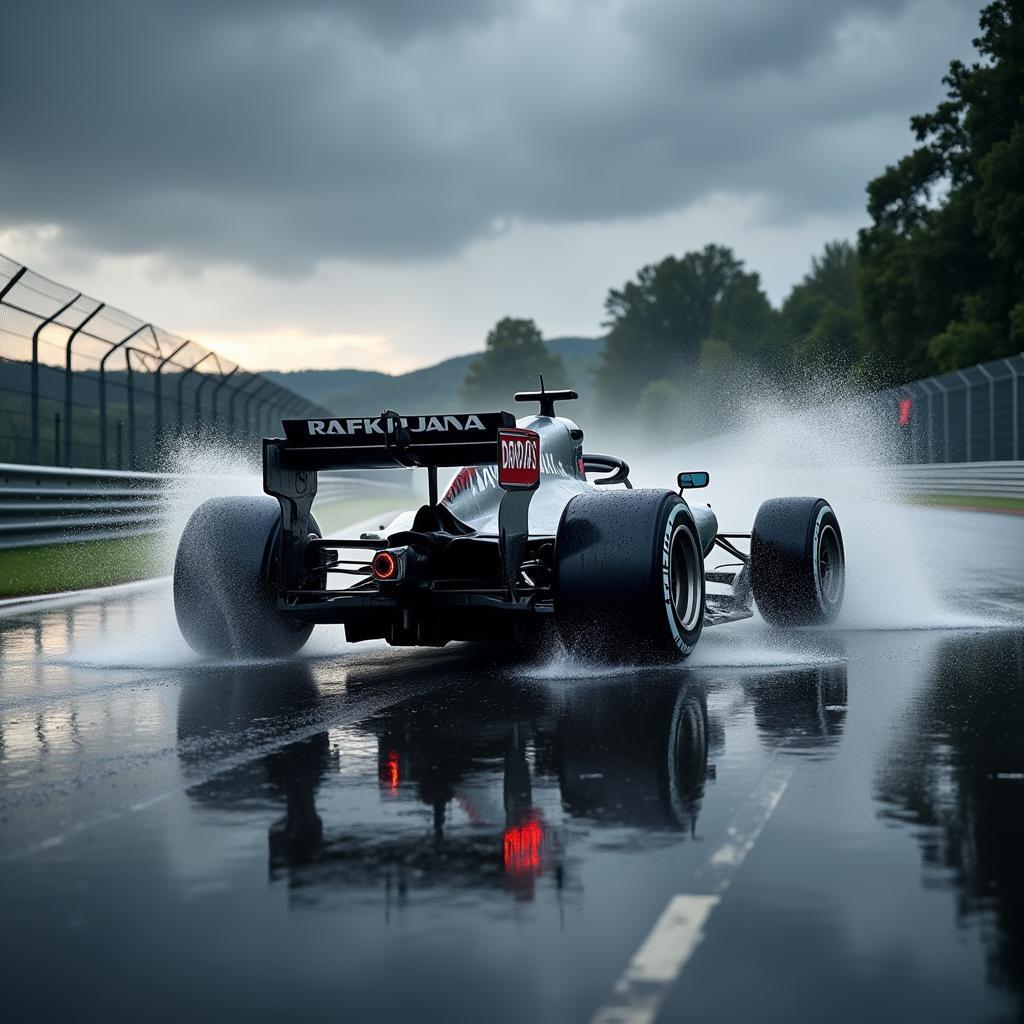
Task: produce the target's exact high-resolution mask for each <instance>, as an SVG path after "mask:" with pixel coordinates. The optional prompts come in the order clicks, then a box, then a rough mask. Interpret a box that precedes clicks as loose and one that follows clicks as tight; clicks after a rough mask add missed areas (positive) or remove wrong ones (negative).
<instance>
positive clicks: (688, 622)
mask: <svg viewBox="0 0 1024 1024" xmlns="http://www.w3.org/2000/svg"><path fill="white" fill-rule="evenodd" d="M555 568H556V580H555V622H556V624H557V626H558V631H559V634H560V636H561V639H562V642H563V643H564V644H565V646H566V648H567V650H568V651H569V653H570V654H571V655H573V656H576V657H586V658H588V659H598V660H601V661H609V662H615V663H622V664H664V663H668V662H674V661H680V660H682V659H683V658H685V657H686V656H687V655H688V654H689V653H690V652H691V651H692V650H693V648H694V646H695V645H696V643H697V640H698V639H699V638H700V634H701V630H702V629H703V626H704V558H703V555H702V553H701V544H700V536H699V534H698V533H697V527H696V524H695V523H694V521H693V516H692V515H691V514H690V509H689V507H688V506H687V504H686V502H685V501H683V500H682V498H680V497H679V496H678V495H677V494H673V493H671V492H670V491H658V490H639V489H638V490H621V491H594V492H593V493H586V494H579V495H577V496H576V497H574V498H573V499H572V500H571V501H570V502H569V503H568V505H566V507H565V509H564V510H563V512H562V518H561V521H560V522H559V524H558V535H557V538H556V542H555Z"/></svg>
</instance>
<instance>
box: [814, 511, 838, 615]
mask: <svg viewBox="0 0 1024 1024" xmlns="http://www.w3.org/2000/svg"><path fill="white" fill-rule="evenodd" d="M825 526H831V527H832V529H833V530H834V531H835V535H836V539H837V540H838V542H839V553H840V556H841V558H842V565H843V586H842V588H841V589H840V591H839V598H838V600H836V601H835V602H832V601H829V600H828V599H827V598H826V597H825V591H824V589H823V587H822V585H821V563H820V560H819V558H818V544H819V543H820V541H821V531H822V529H823V528H824V527H825ZM810 541H811V550H810V551H809V552H808V556H809V558H810V560H811V565H812V567H813V577H814V596H815V599H816V600H817V602H818V608H819V609H820V614H821V618H822V621H823V622H831V621H832V620H833V619H834V618H835V617H836V615H838V613H839V608H840V607H841V605H842V603H843V594H844V593H845V589H846V551H845V549H844V547H843V535H842V533H841V532H840V530H839V520H838V519H837V518H836V514H835V512H833V511H832V506H831V505H830V504H829V503H828V502H827V501H822V504H821V507H820V508H819V509H818V514H817V516H815V519H814V526H813V529H812V530H811V538H810Z"/></svg>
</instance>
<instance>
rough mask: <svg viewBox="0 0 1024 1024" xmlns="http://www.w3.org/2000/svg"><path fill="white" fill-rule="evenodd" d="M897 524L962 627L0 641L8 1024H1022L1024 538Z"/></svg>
mask: <svg viewBox="0 0 1024 1024" xmlns="http://www.w3.org/2000/svg"><path fill="white" fill-rule="evenodd" d="M921 516H922V521H925V519H924V517H927V523H928V525H929V530H930V534H931V536H932V537H933V538H934V540H933V543H934V545H935V552H934V555H935V558H936V559H942V560H944V561H943V564H944V565H948V566H949V569H950V571H949V572H948V573H947V574H946V577H947V579H948V582H947V585H946V588H945V589H946V591H947V597H948V598H949V599H950V600H951V601H952V602H953V604H955V605H956V606H957V607H959V608H961V609H963V608H968V609H969V610H970V611H971V615H966V616H965V615H961V616H960V617H959V618H958V617H957V616H950V617H947V618H943V617H940V618H939V619H938V620H937V621H936V622H935V623H933V624H932V625H933V627H934V628H920V629H909V628H908V629H900V630H888V629H877V628H858V629H846V630H837V631H834V632H820V631H806V632H801V633H797V634H794V635H790V636H780V635H777V634H773V633H772V632H771V631H769V630H768V629H767V628H766V627H765V626H763V625H762V624H760V623H759V622H757V621H754V622H742V623H736V624H733V625H729V626H725V627H718V628H716V629H714V630H710V631H708V632H707V633H706V634H705V636H704V638H703V639H702V641H701V647H700V649H699V651H698V654H697V655H695V656H694V657H693V658H692V659H691V661H690V662H689V663H687V665H686V666H685V667H684V668H682V669H673V670H643V671H632V672H620V673H616V672H611V671H608V670H603V669H600V668H594V667H587V666H580V665H573V664H570V663H567V662H565V661H564V660H560V659H557V658H556V659H554V660H553V661H550V662H546V663H544V664H541V665H531V664H516V663H513V662H510V661H509V658H508V655H507V652H504V651H501V650H496V649H487V648H484V649H479V648H474V647H471V646H460V647H450V648H446V649H445V650H442V651H414V650H412V651H410V650H392V649H389V648H387V647H385V646H382V645H362V646H357V647H356V646H354V647H345V645H344V644H343V643H341V642H340V637H341V634H340V632H338V631H337V630H333V631H332V630H331V629H324V630H319V629H318V631H317V633H316V634H315V635H314V637H315V639H314V642H313V644H312V646H311V648H310V649H309V651H308V655H307V656H306V657H304V658H303V659H302V660H299V661H294V662H290V663H273V662H262V663H237V664H229V665H224V664H203V663H201V662H200V661H198V660H196V659H194V658H192V657H190V656H188V655H187V654H185V653H183V650H182V647H181V642H180V640H179V639H178V638H177V635H176V628H175V625H174V621H173V614H172V613H171V611H170V601H169V597H168V595H167V594H166V592H164V591H161V590H156V591H153V592H147V593H144V594H134V595H130V596H127V597H121V598H118V599H116V600H111V601H106V602H95V601H93V602H86V603H81V604H77V605H72V606H67V607H56V608H46V607H43V608H39V609H30V610H26V611H24V612H20V613H17V614H10V615H7V616H5V617H3V618H0V672H2V680H0V897H2V914H0V949H2V956H0V978H2V987H0V1000H2V1002H0V1012H2V1014H3V1019H4V1020H5V1021H6V1020H10V1021H21V1020H72V1019H73V1020H82V1019H95V1020H103V1019H115V1020H116V1019H132V1020H139V1019H147V1020H176V1021H178V1020H182V1019H187V1018H193V1019H195V1018H198V1019H226V1020H236V1019H237V1020H246V1021H263V1020H280V1019H282V1016H283V1015H291V1016H292V1017H295V1016H298V1015H306V1014H311V1015H315V1016H317V1017H320V1018H329V1019H337V1020H346V1021H348V1020H351V1021H364V1020H366V1021H371V1020H372V1021H390V1020H438V1021H467V1022H468V1021H474V1022H477V1021H485V1020H486V1021H516V1022H517V1024H518V1022H522V1021H523V1020H530V1021H543V1022H546V1021H552V1022H555V1021H558V1022H561V1021H568V1022H571V1021H588V1020H592V1019H596V1020H599V1021H612V1020H625V1021H640V1020H650V1019H655V1018H657V1019H660V1020H666V1021H667V1020H682V1019H687V1020H720V1021H721V1020H726V1021H733V1020H737V1021H739V1020H751V1019H755V1018H756V1019H758V1020H762V1021H791V1020H821V1019H825V1018H828V1019H829V1020H831V1021H846V1020H851V1021H852V1020H858V1021H861V1020H864V1019H865V1018H866V1017H871V1018H874V1019H878V1020H900V1021H905V1020H907V1019H915V1020H916V1019H922V1020H924V1019H927V1020H939V1021H944V1020H949V1021H965V1020H971V1021H999V1020H1015V1019H1019V1017H1020V1015H1021V1008H1022V1005H1024V1002H1022V989H1024V883H1022V881H1021V877H1022V872H1021V864H1022V863H1024V628H1022V626H1021V624H1022V623H1024V520H1022V519H1020V518H1016V517H1002V516H977V515H974V514H971V513H960V512H927V513H924V512H922V513H921ZM970 533H973V535H974V537H975V540H974V542H972V544H971V546H970V548H969V550H968V548H967V546H966V545H964V544H962V543H958V539H959V538H962V537H963V536H965V535H967V534H970ZM898 585H899V580H898V578H895V579H894V580H893V586H896V587H898ZM921 625H928V623H927V622H922V623H921ZM954 627H956V628H954Z"/></svg>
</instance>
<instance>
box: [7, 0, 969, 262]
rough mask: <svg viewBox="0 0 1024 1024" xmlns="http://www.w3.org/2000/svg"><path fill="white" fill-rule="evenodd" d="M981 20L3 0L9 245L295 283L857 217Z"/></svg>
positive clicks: (680, 6)
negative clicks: (493, 236)
mask: <svg viewBox="0 0 1024 1024" xmlns="http://www.w3.org/2000/svg"><path fill="white" fill-rule="evenodd" d="M968 6H969V5H968ZM976 17H977V12H976V10H975V11H972V10H965V5H964V4H963V3H957V2H956V0H948V2H947V0H918V2H917V3H916V4H915V3H914V2H913V0H903V2H895V0H894V2H885V0H860V2H857V3H854V2H852V0H837V2H835V3H821V2H813V0H778V2H774V3H766V2H765V0H719V2H718V3H717V4H708V3H704V2H696V0H694V2H685V3H684V2H682V0H632V2H630V3H624V4H622V5H621V6H620V5H618V4H615V3H610V2H609V3H604V2H601V0H577V2H575V3H573V2H568V0H567V2H566V3H564V4H561V5H557V4H552V3H541V2H536V3H528V2H526V0H521V2H505V3H502V2H499V0H491V2H481V0H433V2H430V3H426V2H421V0H394V2H390V3H388V2H384V0H358V2H356V0H351V2H333V3H332V2H329V0H298V2H291V3H272V2H270V0H255V2H241V0H237V2H229V0H212V2H205V3H204V2H199V0H182V2H177V3H169V2H155V0H124V2H121V3H118V2H102V3H99V2H96V3H78V2H74V0H67V2H64V3H47V2H45V0H14V2H11V0H8V3H6V4H5V7H4V23H5V26H6V28H5V31H4V33H3V36H2V38H0V61H2V63H0V75H2V83H0V84H2V95H3V97H4V104H3V109H4V118H3V130H2V134H0V147H2V148H0V227H2V226H5V225H6V226H12V225H24V224H54V223H55V224H58V225H59V226H60V227H61V228H62V229H63V230H64V232H65V235H66V237H67V238H68V239H70V240H71V241H72V242H76V243H79V244H82V245H87V246H90V247H96V248H99V249H102V250H106V251H111V252H153V251H161V252H165V253H168V254H170V255H172V256H175V257H180V258H184V259H187V260H189V261H197V262H210V261H226V262H241V263H246V264H249V265H253V266H258V267H260V268H262V269H270V268H276V269H277V270H278V272H280V273H291V272H295V271H301V270H303V269H305V268H307V267H308V266H309V265H310V264H311V263H313V262H315V261H317V260H321V259H325V258H330V257H334V256H350V257H355V258H372V259H378V258H379V259H402V258H410V257H411V258H417V257H429V256H433V255H438V254H443V253H447V252H451V251H454V250H455V249H457V248H458V247H459V246H461V245H464V244H466V243H467V242H469V241H471V240H473V239H474V238H479V237H482V236H485V235H487V234H489V233H491V232H492V231H494V230H497V229H499V228H500V224H501V222H502V220H503V219H505V218H509V217H522V218H526V219H539V220H555V221H558V220H579V219H613V218H617V217H624V216H632V215H638V214H654V213H659V212H661V211H664V210H667V209H670V208H676V207H679V206H682V205H684V204H686V203H688V202H691V201H693V200H694V199H697V198H700V197H701V196H702V195H705V194H707V193H708V192H709V191H712V190H724V191H734V192H738V193H745V194H750V193H753V194H758V195H761V196H763V197H764V200H765V202H766V208H767V209H770V210H772V211H774V213H775V214H776V215H777V216H780V217H795V216H798V215H800V216H803V215H807V214H814V213H833V212H837V211H845V210H849V209H851V208H853V207H855V206H860V205H861V204H862V203H863V187H864V183H865V181H866V180H867V178H868V177H869V176H871V175H872V174H874V173H876V172H877V171H878V170H879V169H880V166H881V162H884V160H885V159H890V158H891V156H890V153H889V150H888V149H887V148H886V146H885V144H884V143H885V140H879V139H878V138H876V136H877V132H875V133H874V134H873V133H872V125H877V124H879V123H882V122H883V121H885V120H886V119H889V122H891V120H892V117H893V115H894V113H898V114H899V117H900V119H901V120H902V118H905V116H906V115H907V114H909V113H911V112H913V111H915V110H916V109H918V106H919V104H920V103H925V102H930V101H931V99H932V98H933V97H934V95H935V93H936V86H937V79H938V77H939V75H940V74H941V72H942V70H943V65H944V61H945V59H946V58H948V57H950V56H953V55H955V54H956V53H957V52H962V47H963V41H965V40H966V39H967V38H968V37H969V36H970V34H971V28H972V25H973V24H974V22H975V21H976ZM936 49H938V53H939V56H937V54H936V52H935V51H936ZM858 55H859V56H858ZM887 123H888V122H887ZM907 141H909V137H908V140H907ZM883 154H884V155H883Z"/></svg>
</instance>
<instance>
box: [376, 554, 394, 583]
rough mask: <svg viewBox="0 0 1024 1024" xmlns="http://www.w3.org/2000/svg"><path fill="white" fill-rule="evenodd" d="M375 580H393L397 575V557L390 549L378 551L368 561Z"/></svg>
mask: <svg viewBox="0 0 1024 1024" xmlns="http://www.w3.org/2000/svg"><path fill="white" fill-rule="evenodd" d="M370 571H371V572H372V573H373V578H374V579H376V580H393V579H395V577H396V576H397V575H398V559H397V558H395V556H394V555H393V554H392V553H391V552H390V551H378V552H377V554H375V555H374V556H373V560H372V561H371V562H370Z"/></svg>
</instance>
